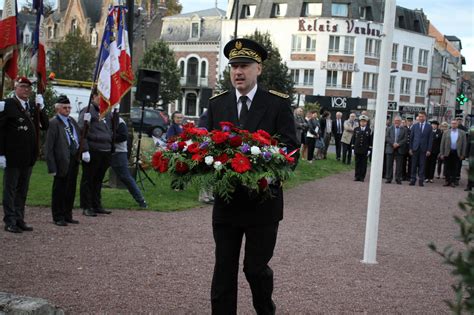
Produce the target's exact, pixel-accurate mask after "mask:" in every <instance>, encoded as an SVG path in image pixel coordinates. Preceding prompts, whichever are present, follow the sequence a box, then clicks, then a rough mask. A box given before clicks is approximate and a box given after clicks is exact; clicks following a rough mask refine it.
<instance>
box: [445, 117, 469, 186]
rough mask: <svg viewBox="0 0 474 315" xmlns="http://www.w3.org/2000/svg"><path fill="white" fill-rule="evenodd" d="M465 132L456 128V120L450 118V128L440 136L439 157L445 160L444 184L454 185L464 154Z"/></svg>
mask: <svg viewBox="0 0 474 315" xmlns="http://www.w3.org/2000/svg"><path fill="white" fill-rule="evenodd" d="M466 148H467V140H466V133H465V132H464V131H463V130H461V129H459V128H458V121H457V120H456V119H453V120H451V129H450V130H448V131H446V132H445V133H443V137H442V138H441V149H440V150H441V151H440V157H441V159H443V160H445V163H446V164H445V166H444V167H445V168H446V183H445V184H444V186H451V187H456V180H457V178H456V177H457V172H458V164H459V161H462V160H464V157H465V156H466Z"/></svg>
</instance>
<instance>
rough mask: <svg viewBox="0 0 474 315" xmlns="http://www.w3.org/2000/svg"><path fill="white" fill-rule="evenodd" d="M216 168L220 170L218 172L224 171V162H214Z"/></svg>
mask: <svg viewBox="0 0 474 315" xmlns="http://www.w3.org/2000/svg"><path fill="white" fill-rule="evenodd" d="M214 168H215V169H216V170H218V171H219V170H221V169H222V162H220V161H215V162H214Z"/></svg>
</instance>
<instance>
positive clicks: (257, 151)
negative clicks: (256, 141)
mask: <svg viewBox="0 0 474 315" xmlns="http://www.w3.org/2000/svg"><path fill="white" fill-rule="evenodd" d="M250 153H252V155H259V154H260V153H262V151H261V150H260V148H259V147H257V146H252V147H251V148H250Z"/></svg>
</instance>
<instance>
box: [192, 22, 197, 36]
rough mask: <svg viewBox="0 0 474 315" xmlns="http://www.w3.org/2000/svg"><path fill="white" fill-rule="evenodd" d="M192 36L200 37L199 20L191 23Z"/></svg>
mask: <svg viewBox="0 0 474 315" xmlns="http://www.w3.org/2000/svg"><path fill="white" fill-rule="evenodd" d="M191 38H199V22H193V23H191Z"/></svg>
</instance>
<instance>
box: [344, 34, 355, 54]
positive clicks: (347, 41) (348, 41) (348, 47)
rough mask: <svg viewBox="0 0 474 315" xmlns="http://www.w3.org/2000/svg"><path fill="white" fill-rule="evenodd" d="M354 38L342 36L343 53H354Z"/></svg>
mask: <svg viewBox="0 0 474 315" xmlns="http://www.w3.org/2000/svg"><path fill="white" fill-rule="evenodd" d="M354 40H355V38H354V37H352V36H345V37H344V54H345V55H353V54H354Z"/></svg>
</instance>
